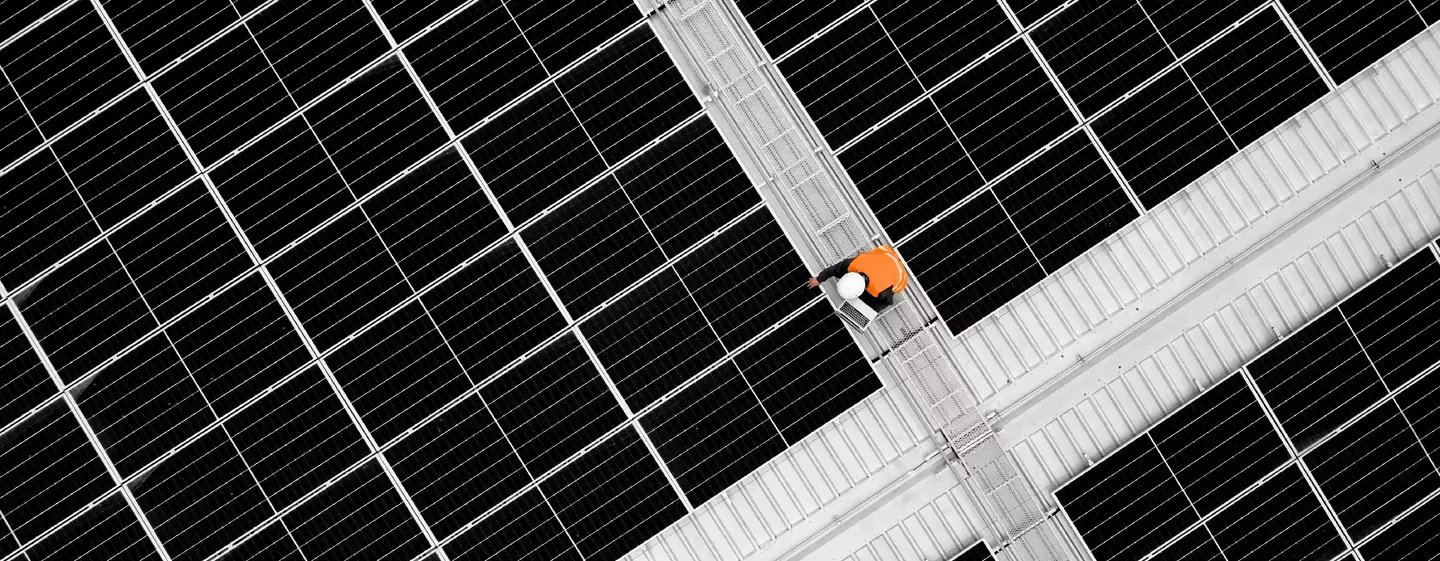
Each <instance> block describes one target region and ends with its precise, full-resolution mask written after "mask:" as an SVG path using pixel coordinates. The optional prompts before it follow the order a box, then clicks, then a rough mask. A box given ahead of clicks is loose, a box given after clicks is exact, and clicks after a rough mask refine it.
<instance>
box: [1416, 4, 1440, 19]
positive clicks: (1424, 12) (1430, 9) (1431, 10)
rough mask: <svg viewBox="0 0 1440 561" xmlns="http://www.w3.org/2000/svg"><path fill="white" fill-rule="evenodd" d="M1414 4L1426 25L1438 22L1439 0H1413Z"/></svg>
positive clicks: (1439, 17) (1439, 16)
mask: <svg viewBox="0 0 1440 561" xmlns="http://www.w3.org/2000/svg"><path fill="white" fill-rule="evenodd" d="M1414 4H1415V7H1416V9H1419V10H1420V15H1421V16H1422V17H1424V18H1425V23H1426V24H1427V25H1435V23H1436V22H1440V0H1415V2H1414Z"/></svg>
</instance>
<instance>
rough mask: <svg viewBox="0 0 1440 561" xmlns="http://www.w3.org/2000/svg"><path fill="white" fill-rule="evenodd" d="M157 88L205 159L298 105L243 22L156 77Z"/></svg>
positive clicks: (229, 148) (254, 133) (211, 158)
mask: <svg viewBox="0 0 1440 561" xmlns="http://www.w3.org/2000/svg"><path fill="white" fill-rule="evenodd" d="M174 5H181V3H174ZM225 9H226V10H230V7H229V6H225ZM231 13H232V14H233V13H234V12H233V11H232V12H231ZM141 64H142V65H143V64H144V63H141ZM155 90H156V92H157V93H159V94H160V101H161V102H162V103H164V104H165V109H166V110H167V111H169V112H170V117H171V118H173V119H174V120H175V125H176V126H178V127H180V132H181V134H184V135H185V138H186V139H187V140H188V141H189V142H190V148H191V149H193V150H195V155H196V156H197V157H198V158H199V159H200V163H201V164H202V165H210V164H213V163H215V161H216V160H218V159H220V158H221V157H223V156H225V155H226V154H229V153H230V152H232V151H234V150H235V149H237V148H239V147H240V145H241V144H244V143H245V142H246V141H248V140H250V139H252V138H255V137H257V136H260V133H261V132H264V131H265V129H266V127H269V126H270V125H273V124H275V123H277V122H279V121H280V119H283V118H285V116H286V115H289V114H291V113H294V112H295V111H296V109H297V108H296V107H295V103H294V102H293V101H291V99H290V96H289V95H288V94H287V93H286V92H285V88H284V87H283V86H281V85H280V78H279V77H277V76H276V75H275V72H274V71H273V70H271V69H270V64H269V63H267V62H266V61H265V55H264V54H263V53H261V52H260V46H259V45H256V44H255V41H254V40H253V39H251V38H250V32H249V31H246V30H245V29H244V28H236V29H234V30H231V31H230V32H229V33H226V34H225V35H224V36H222V37H220V38H219V40H217V41H216V42H214V43H212V44H210V45H207V46H206V47H205V48H204V49H201V50H200V52H198V53H195V56H192V57H190V58H188V59H185V60H184V61H181V63H180V64H179V65H178V66H176V67H175V68H172V69H170V71H168V72H166V73H165V74H164V75H163V76H161V77H160V78H159V79H158V80H156V81H155Z"/></svg>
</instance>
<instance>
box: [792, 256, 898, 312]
mask: <svg viewBox="0 0 1440 561" xmlns="http://www.w3.org/2000/svg"><path fill="white" fill-rule="evenodd" d="M835 277H839V278H840V280H838V281H836V282H835V288H836V289H837V291H838V292H839V293H840V297H841V298H844V299H846V300H849V299H851V298H859V299H860V301H861V302H864V303H865V305H867V306H870V308H871V309H873V310H875V311H876V312H879V311H881V310H883V309H885V308H886V307H888V306H890V305H891V304H893V303H895V293H896V292H900V291H903V290H905V285H906V284H907V281H908V280H909V276H908V275H907V274H906V273H905V265H903V264H901V263H900V254H898V253H895V249H894V248H892V247H890V246H888V245H886V246H880V247H877V248H875V249H872V250H870V251H867V252H865V253H861V254H860V255H857V256H855V257H852V258H850V259H844V260H841V261H840V262H839V263H836V264H834V265H831V266H830V267H829V268H827V269H825V270H823V271H820V274H819V275H816V276H813V277H810V281H809V282H807V283H805V286H807V287H809V288H815V287H817V286H820V283H822V282H825V281H827V280H830V279H832V278H835Z"/></svg>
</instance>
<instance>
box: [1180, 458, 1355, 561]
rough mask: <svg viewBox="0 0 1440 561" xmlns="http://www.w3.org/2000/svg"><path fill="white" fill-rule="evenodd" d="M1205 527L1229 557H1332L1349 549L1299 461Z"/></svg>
mask: <svg viewBox="0 0 1440 561" xmlns="http://www.w3.org/2000/svg"><path fill="white" fill-rule="evenodd" d="M1205 526H1206V527H1208V528H1209V529H1210V532H1211V533H1212V534H1214V536H1215V542H1216V543H1218V544H1220V549H1221V550H1222V551H1224V552H1225V559H1226V560H1227V561H1271V560H1274V561H1302V560H1309V559H1330V558H1331V557H1334V556H1336V555H1338V554H1340V552H1342V551H1344V549H1345V544H1344V542H1342V541H1340V535H1339V534H1338V533H1336V531H1335V526H1333V525H1332V524H1330V520H1329V519H1328V518H1326V516H1325V512H1324V511H1323V510H1321V507H1320V501H1319V500H1318V499H1317V498H1316V497H1315V494H1314V493H1312V492H1310V487H1309V486H1307V485H1306V484H1305V480H1304V479H1302V478H1301V475H1300V470H1299V468H1298V467H1294V466H1291V467H1290V468H1287V469H1286V470H1285V471H1283V472H1281V473H1280V474H1279V475H1276V476H1275V477H1274V478H1273V479H1271V480H1269V481H1266V482H1265V483H1263V484H1261V485H1260V487H1258V488H1256V489H1255V490H1254V491H1251V492H1250V493H1248V494H1246V495H1245V496H1243V497H1240V500H1238V501H1236V502H1235V503H1234V504H1231V505H1230V506H1228V507H1225V510H1222V511H1220V512H1219V513H1217V514H1216V515H1215V517H1214V518H1212V519H1210V520H1209V521H1207V522H1206V523H1205Z"/></svg>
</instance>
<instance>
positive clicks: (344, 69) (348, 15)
mask: <svg viewBox="0 0 1440 561" xmlns="http://www.w3.org/2000/svg"><path fill="white" fill-rule="evenodd" d="M256 4H258V2H257V3H256ZM257 7H258V6H257ZM246 11H249V9H248V8H247V10H246ZM245 27H246V29H249V30H250V33H252V34H254V36H255V42H257V43H259V44H260V48H261V49H262V50H264V51H265V57H266V59H268V60H269V61H270V66H272V67H273V68H274V69H275V73H276V74H279V75H280V81H281V82H282V83H284V84H285V89H286V90H287V91H289V92H290V96H291V97H293V98H295V102H296V103H299V104H300V105H302V106H303V105H305V104H307V103H310V102H311V101H312V100H314V99H315V98H316V97H317V96H318V95H320V93H321V92H324V91H326V90H328V89H330V88H332V87H334V86H335V85H337V84H340V83H341V81H342V80H344V79H345V78H346V77H347V76H350V75H351V74H354V73H355V72H356V71H358V70H360V69H361V68H363V67H364V66H365V65H366V64H368V63H369V62H370V61H373V60H375V59H377V58H379V57H380V56H381V55H383V54H385V50H386V44H385V36H384V35H381V34H380V28H379V26H378V25H376V24H375V20H374V18H372V17H370V14H369V13H367V12H366V10H365V6H364V5H363V4H360V3H355V2H310V1H308V0H279V1H278V2H276V3H275V4H272V5H271V6H270V7H268V8H265V9H264V10H261V11H259V12H256V13H255V14H254V15H253V16H251V18H250V19H249V20H247V21H246V22H245Z"/></svg>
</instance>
